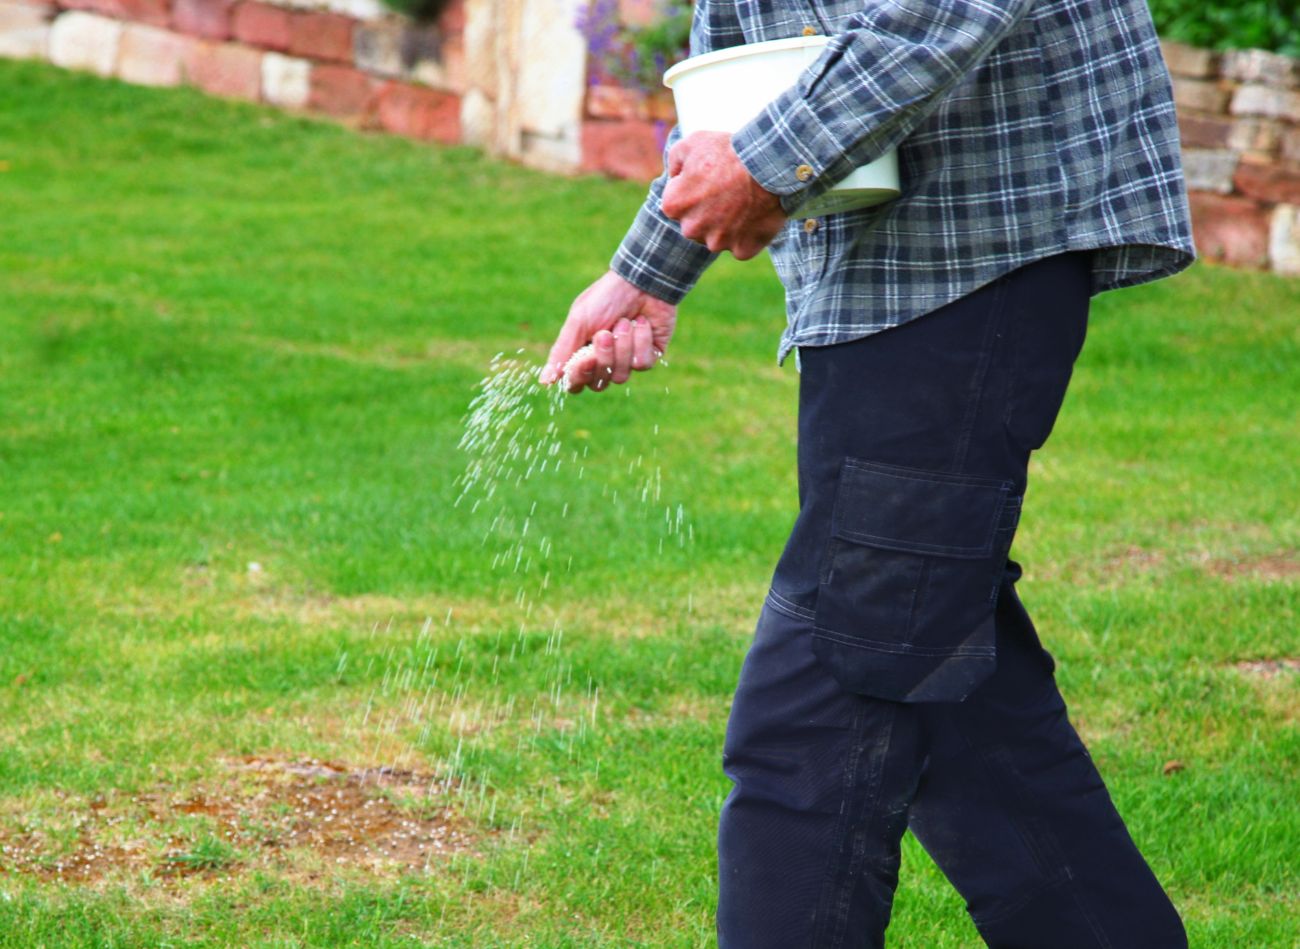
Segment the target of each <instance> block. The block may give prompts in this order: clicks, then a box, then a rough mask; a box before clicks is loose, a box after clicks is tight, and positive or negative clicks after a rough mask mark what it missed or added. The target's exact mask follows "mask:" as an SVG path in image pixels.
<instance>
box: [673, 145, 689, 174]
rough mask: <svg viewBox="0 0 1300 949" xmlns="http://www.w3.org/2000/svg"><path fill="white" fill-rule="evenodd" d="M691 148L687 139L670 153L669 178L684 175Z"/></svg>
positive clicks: (675, 146)
mask: <svg viewBox="0 0 1300 949" xmlns="http://www.w3.org/2000/svg"><path fill="white" fill-rule="evenodd" d="M690 149H691V146H690V145H689V144H688V143H687V141H686V139H682V141H680V142H678V143H677V144H676V145H674V146H673V147H672V148H671V149H669V151H668V177H669V178H676V177H677V176H678V175H680V174H681V173H682V168H683V167H684V166H685V165H686V157H687V152H689V151H690Z"/></svg>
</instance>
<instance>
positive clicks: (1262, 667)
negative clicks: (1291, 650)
mask: <svg viewBox="0 0 1300 949" xmlns="http://www.w3.org/2000/svg"><path fill="white" fill-rule="evenodd" d="M1232 667H1233V668H1234V669H1236V670H1237V671H1238V672H1241V673H1243V674H1245V675H1248V676H1251V677H1253V678H1256V679H1277V678H1280V677H1282V676H1286V675H1300V659H1293V658H1290V657H1287V658H1283V659H1249V660H1245V661H1243V662H1234V663H1233V664H1232Z"/></svg>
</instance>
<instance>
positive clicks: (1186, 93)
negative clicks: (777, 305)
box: [0, 0, 1300, 274]
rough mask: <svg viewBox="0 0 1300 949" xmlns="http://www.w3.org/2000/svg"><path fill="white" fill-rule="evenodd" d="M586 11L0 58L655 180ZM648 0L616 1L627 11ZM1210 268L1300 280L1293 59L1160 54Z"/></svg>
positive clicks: (342, 7)
mask: <svg viewBox="0 0 1300 949" xmlns="http://www.w3.org/2000/svg"><path fill="white" fill-rule="evenodd" d="M584 3H585V0H451V2H450V3H449V5H448V7H447V9H446V11H445V12H444V13H443V15H442V16H441V17H440V18H439V19H438V21H437V22H435V23H431V24H416V23H413V22H411V21H410V20H409V19H407V18H405V17H401V16H398V15H396V14H392V13H390V12H387V10H386V8H384V7H383V6H381V5H380V3H379V0H0V56H9V57H32V58H41V59H48V60H50V61H52V62H54V63H56V64H58V65H61V66H65V67H68V68H74V69H85V70H89V71H92V72H95V73H98V74H100V75H103V76H116V77H118V78H120V79H123V80H126V81H128V82H135V83H141V84H145V85H159V86H173V85H180V84H189V85H193V86H197V87H198V88H200V89H203V90H204V91H206V92H209V93H211V94H213V95H219V96H229V97H234V98H240V99H247V100H251V101H259V102H265V103H268V104H270V105H274V106H279V107H282V108H290V109H305V110H311V111H315V112H319V113H324V114H328V115H332V116H336V117H338V118H340V119H342V120H344V121H347V122H350V123H353V124H355V125H356V126H358V127H362V128H370V129H379V130H384V131H388V132H393V133H396V134H400V135H407V136H411V137H415V138H422V139H432V140H436V141H442V142H468V143H471V144H477V145H482V146H484V147H486V148H488V149H489V150H491V151H494V152H496V153H499V154H504V155H507V156H510V157H514V158H518V159H521V160H523V161H525V162H527V163H530V164H533V165H536V166H539V167H544V168H549V169H552V170H556V171H574V170H585V171H594V172H601V173H604V174H609V175H614V176H617V177H623V178H632V179H639V180H649V179H650V178H652V177H654V176H655V175H657V174H658V173H659V170H660V167H661V157H660V156H661V151H662V147H663V141H664V138H665V136H666V134H667V131H668V129H669V128H670V127H671V126H672V123H673V121H674V115H673V110H672V100H671V97H670V96H668V95H667V94H666V93H656V94H653V95H650V96H646V95H643V94H640V93H636V92H632V91H629V90H626V89H621V88H618V87H615V86H606V85H593V86H588V85H587V84H586V81H585V79H586V74H587V70H586V64H585V63H584V62H583V58H584V57H583V48H584V47H583V40H582V38H581V36H580V34H578V33H577V31H576V29H575V28H574V22H575V18H576V14H577V11H578V9H579V8H580V7H581V6H583V5H584ZM646 3H648V0H624V5H625V6H627V7H628V8H629V11H630V12H629V15H631V13H635V12H636V10H639V9H640V7H639V6H638V4H642V5H645V4H646ZM1164 54H1165V60H1166V62H1167V63H1168V65H1169V70H1170V73H1171V74H1172V75H1173V78H1174V95H1175V99H1176V101H1177V105H1178V117H1179V128H1180V130H1181V133H1182V139H1183V159H1184V167H1185V169H1186V173H1187V182H1188V186H1189V188H1190V189H1191V205H1192V219H1193V225H1194V227H1195V230H1196V241H1197V246H1198V248H1199V249H1200V251H1201V253H1202V255H1203V256H1205V257H1208V258H1212V259H1218V260H1222V261H1226V262H1227V263H1230V264H1233V265H1237V266H1245V267H1255V268H1268V269H1272V270H1276V271H1278V272H1280V273H1286V274H1300V60H1296V59H1290V58H1287V57H1285V56H1279V55H1276V54H1273V53H1266V52H1263V51H1260V50H1244V51H1233V52H1228V53H1222V54H1218V53H1212V52H1210V51H1208V50H1203V49H1197V48H1194V47H1190V46H1184V45H1182V44H1178V43H1165V44H1164Z"/></svg>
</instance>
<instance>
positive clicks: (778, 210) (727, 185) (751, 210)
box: [663, 132, 786, 260]
mask: <svg viewBox="0 0 1300 949" xmlns="http://www.w3.org/2000/svg"><path fill="white" fill-rule="evenodd" d="M668 176H669V180H668V184H667V186H666V187H665V188H664V195H663V211H664V214H666V215H667V216H668V217H670V218H672V219H673V220H674V221H678V222H680V224H681V226H682V234H684V235H685V236H686V237H688V238H690V239H691V240H693V241H697V242H699V243H701V244H704V245H705V246H706V247H708V248H709V250H711V251H713V252H714V253H718V252H720V251H724V250H729V251H731V253H732V256H734V257H735V258H736V259H737V260H749V258H751V257H754V256H756V255H757V254H758V253H759V251H761V250H762V249H763V248H764V247H766V246H767V245H768V244H770V243H771V242H772V238H774V237H776V235H777V234H778V233H779V232H780V230H781V227H782V225H784V224H785V221H786V214H785V211H784V210H783V209H782V207H781V201H780V199H779V198H778V197H777V196H776V195H774V194H772V193H771V192H770V191H766V190H764V189H763V187H762V186H760V185H759V183H758V182H757V181H755V180H754V179H753V177H752V176H751V175H750V174H749V171H748V169H746V168H745V166H744V164H742V163H741V161H740V158H739V157H737V155H736V151H735V149H733V148H732V147H731V136H730V135H728V134H727V133H726V132H694V133H692V134H691V135H688V136H686V137H685V138H684V139H682V140H681V141H680V142H678V143H677V144H676V145H674V146H673V148H672V151H670V152H669V153H668Z"/></svg>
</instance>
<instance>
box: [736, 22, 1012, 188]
mask: <svg viewBox="0 0 1300 949" xmlns="http://www.w3.org/2000/svg"><path fill="white" fill-rule="evenodd" d="M1033 4H1034V0H869V2H868V3H867V5H866V8H865V9H864V10H863V11H862V12H861V13H857V14H854V15H853V16H852V17H850V18H849V20H848V23H847V24H846V26H845V29H844V31H843V32H841V33H839V34H837V35H836V36H834V37H833V38H832V39H831V40H830V42H829V43H828V44H827V47H826V49H825V51H824V52H823V53H822V55H821V56H819V57H818V58H817V60H816V62H814V63H813V64H812V65H811V66H809V67H808V69H806V70H805V71H804V73H803V74H802V75H801V76H800V77H799V81H798V82H797V83H796V84H795V85H794V86H792V87H791V88H789V89H788V90H786V91H785V92H784V93H782V94H781V95H780V96H778V97H777V98H776V99H775V100H774V101H773V102H771V103H770V104H769V105H768V106H767V107H766V108H764V110H763V111H762V112H760V113H759V114H758V116H757V117H756V118H754V119H753V120H752V121H751V122H749V123H748V124H747V125H745V126H744V127H743V128H741V129H740V131H738V132H736V134H735V135H733V136H732V140H731V141H732V147H734V148H735V150H736V153H737V154H738V155H739V156H740V160H741V161H742V162H743V163H744V165H745V167H746V168H747V169H749V173H750V174H751V175H753V177H754V179H755V180H756V181H757V182H758V183H759V184H760V185H762V186H763V188H765V189H766V190H768V191H770V192H772V193H773V194H775V195H777V196H779V197H780V199H781V204H782V207H784V208H785V210H786V212H787V213H792V212H794V211H795V210H797V209H798V208H799V206H800V205H803V204H805V203H806V202H808V201H810V200H812V199H813V198H815V197H817V196H818V195H820V194H822V193H823V192H825V191H828V190H829V189H830V188H832V187H834V186H835V184H837V183H838V182H839V181H841V180H842V179H843V178H845V177H846V176H847V175H848V174H849V173H850V172H852V171H853V170H854V169H855V168H857V167H858V166H860V165H864V164H867V163H869V162H872V161H874V160H875V159H877V158H879V157H880V156H881V155H883V154H885V153H886V152H888V151H889V150H890V149H892V148H895V147H896V146H897V145H898V144H899V143H900V142H901V141H902V140H903V139H904V138H905V137H906V136H907V135H908V133H909V132H911V131H912V129H914V128H916V126H918V125H919V124H920V123H921V122H922V121H923V120H924V119H925V118H926V117H927V116H928V115H929V114H930V113H931V112H932V111H933V110H934V109H935V108H936V107H937V106H938V105H939V103H940V102H941V101H942V100H943V98H944V96H945V95H947V94H948V93H949V92H950V91H951V90H952V89H953V88H954V87H955V86H956V85H957V84H958V83H959V82H961V81H962V79H964V78H965V77H966V76H967V75H968V74H969V73H970V72H971V71H972V70H973V69H974V68H975V67H976V66H977V65H978V64H979V63H980V61H981V60H983V59H984V57H986V56H987V55H988V54H989V53H990V52H991V51H992V50H993V48H994V47H995V46H996V45H997V44H998V42H999V41H1000V40H1001V39H1002V38H1003V37H1004V36H1006V35H1007V34H1008V33H1010V32H1011V31H1012V29H1014V28H1015V26H1016V25H1017V24H1018V23H1019V22H1020V20H1021V19H1022V18H1023V17H1024V15H1025V13H1026V12H1027V11H1028V10H1029V9H1030V8H1031V7H1032V6H1033Z"/></svg>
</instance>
